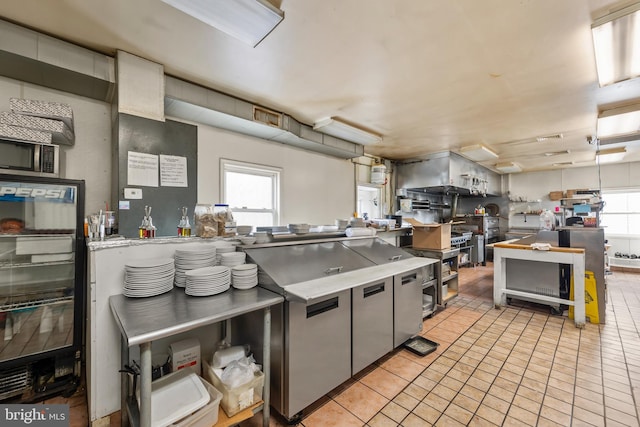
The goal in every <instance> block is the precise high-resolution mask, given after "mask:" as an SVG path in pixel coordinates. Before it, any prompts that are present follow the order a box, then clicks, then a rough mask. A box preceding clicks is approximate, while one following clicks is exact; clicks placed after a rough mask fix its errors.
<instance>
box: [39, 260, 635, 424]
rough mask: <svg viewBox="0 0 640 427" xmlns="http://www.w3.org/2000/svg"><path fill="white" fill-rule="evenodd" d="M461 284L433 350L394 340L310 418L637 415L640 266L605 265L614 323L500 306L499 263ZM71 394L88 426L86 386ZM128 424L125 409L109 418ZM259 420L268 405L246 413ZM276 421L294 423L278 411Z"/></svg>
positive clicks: (77, 418)
mask: <svg viewBox="0 0 640 427" xmlns="http://www.w3.org/2000/svg"><path fill="white" fill-rule="evenodd" d="M459 280H460V283H459V288H460V295H459V297H458V298H456V299H455V300H453V301H451V302H450V303H449V304H448V307H447V308H446V309H443V310H439V311H438V312H437V313H436V314H435V315H434V316H433V317H432V318H430V319H425V321H424V327H423V331H422V335H423V336H425V337H426V338H428V339H430V340H433V341H436V342H438V343H439V344H440V345H439V347H438V349H437V350H436V351H435V352H434V353H432V354H430V355H428V356H425V357H419V356H416V355H414V354H413V353H411V352H409V351H407V350H404V349H402V350H396V351H394V352H393V353H391V354H389V355H387V356H385V357H384V358H382V359H381V360H379V361H377V362H376V363H374V364H373V365H371V366H370V367H368V368H367V369H365V370H364V371H363V372H362V373H360V374H359V375H358V376H357V377H355V378H352V379H350V380H349V381H347V382H345V383H344V384H342V385H341V386H340V387H338V388H337V389H335V390H333V391H332V392H331V393H329V394H328V395H327V396H326V397H325V398H324V399H321V401H320V402H318V404H317V405H316V406H317V409H316V410H314V411H313V412H312V413H311V414H310V415H309V416H307V417H306V418H304V419H303V421H302V425H303V426H304V427H324V426H340V427H342V426H371V427H385V426H405V427H410V426H420V427H424V426H429V425H436V426H461V425H469V426H494V425H504V426H527V425H529V426H608V427H609V426H611V427H615V426H639V427H640V423H639V421H638V420H639V412H640V339H639V338H640V336H639V330H640V274H637V273H631V272H622V271H616V272H614V273H613V274H612V275H610V276H607V286H608V298H609V302H608V304H607V312H606V324H604V325H592V324H587V325H586V326H585V328H584V329H577V328H576V327H575V326H574V325H573V322H572V321H571V320H569V319H567V318H566V317H559V316H551V315H549V310H548V307H545V306H538V305H535V304H524V303H523V304H521V306H508V307H506V308H503V309H500V310H496V309H494V308H493V296H492V290H493V266H492V264H491V263H489V264H488V265H487V266H486V267H481V266H478V267H475V268H465V269H462V270H461V271H460V276H459ZM49 402H50V403H68V404H69V405H70V418H71V423H70V425H71V426H72V427H76V426H78V427H81V426H85V425H87V419H88V418H87V407H86V395H85V390H84V388H81V389H80V390H78V392H77V393H76V394H75V395H74V396H73V397H71V398H70V399H64V398H61V397H58V398H54V399H51V400H49ZM111 421H112V422H111V425H112V426H119V425H120V423H119V414H114V415H113V416H112V417H111ZM243 424H244V425H247V426H257V425H261V417H260V414H257V415H256V417H254V418H253V419H251V420H249V421H247V422H245V423H243ZM271 425H272V426H280V425H285V424H284V423H283V421H282V420H281V419H279V418H278V417H277V416H273V417H272V418H271Z"/></svg>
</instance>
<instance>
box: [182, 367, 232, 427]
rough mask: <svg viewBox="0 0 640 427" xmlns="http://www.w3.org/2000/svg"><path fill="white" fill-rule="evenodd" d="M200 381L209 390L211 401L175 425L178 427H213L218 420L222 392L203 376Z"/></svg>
mask: <svg viewBox="0 0 640 427" xmlns="http://www.w3.org/2000/svg"><path fill="white" fill-rule="evenodd" d="M200 381H202V384H204V387H205V388H206V389H207V391H208V392H209V396H210V400H209V403H207V404H206V405H205V406H203V407H202V408H200V409H198V410H197V411H196V412H194V413H193V414H191V415H189V416H187V417H185V418H183V419H181V420H180V421H178V422H176V423H175V424H173V425H175V426H177V427H211V426H212V425H214V424H215V423H217V422H218V410H219V408H220V401H221V400H222V392H220V391H219V390H218V389H217V388H215V387H214V386H212V385H211V384H209V383H208V382H207V381H205V380H203V379H202V378H200Z"/></svg>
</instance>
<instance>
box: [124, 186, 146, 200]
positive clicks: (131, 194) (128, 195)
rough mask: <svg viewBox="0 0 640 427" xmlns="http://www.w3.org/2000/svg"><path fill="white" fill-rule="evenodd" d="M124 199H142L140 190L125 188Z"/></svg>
mask: <svg viewBox="0 0 640 427" xmlns="http://www.w3.org/2000/svg"><path fill="white" fill-rule="evenodd" d="M124 198H125V199H142V189H141V188H125V189H124Z"/></svg>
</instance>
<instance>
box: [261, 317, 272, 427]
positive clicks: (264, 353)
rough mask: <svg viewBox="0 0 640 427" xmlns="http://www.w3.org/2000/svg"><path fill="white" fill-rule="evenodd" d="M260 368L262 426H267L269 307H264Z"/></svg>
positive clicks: (269, 351)
mask: <svg viewBox="0 0 640 427" xmlns="http://www.w3.org/2000/svg"><path fill="white" fill-rule="evenodd" d="M262 359H263V363H262V365H263V366H262V370H263V373H264V390H263V392H262V400H263V402H264V404H263V408H262V426H263V427H269V410H270V406H269V405H270V397H271V307H267V308H265V309H264V337H263V344H262Z"/></svg>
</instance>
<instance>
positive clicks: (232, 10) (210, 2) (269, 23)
mask: <svg viewBox="0 0 640 427" xmlns="http://www.w3.org/2000/svg"><path fill="white" fill-rule="evenodd" d="M162 1H163V2H165V3H167V4H168V5H171V6H173V7H175V8H176V9H178V10H181V11H182V12H184V13H186V14H187V15H190V16H192V17H194V18H196V19H198V20H200V21H202V22H204V23H205V24H208V25H211V26H212V27H214V28H216V29H218V30H220V31H222V32H225V33H227V34H228V35H230V36H232V37H235V38H237V39H238V40H241V41H243V42H244V43H246V44H248V45H250V46H252V47H256V46H257V45H258V43H260V42H261V41H262V40H263V39H264V38H265V37H266V36H267V35H268V34H269V33H270V32H271V31H272V30H273V29H274V28H275V27H276V26H277V25H278V24H279V23H280V22H281V21H282V20H283V19H284V12H283V11H281V10H280V9H278V8H277V7H275V6H273V5H272V4H271V3H269V2H268V1H267V0H162Z"/></svg>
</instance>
